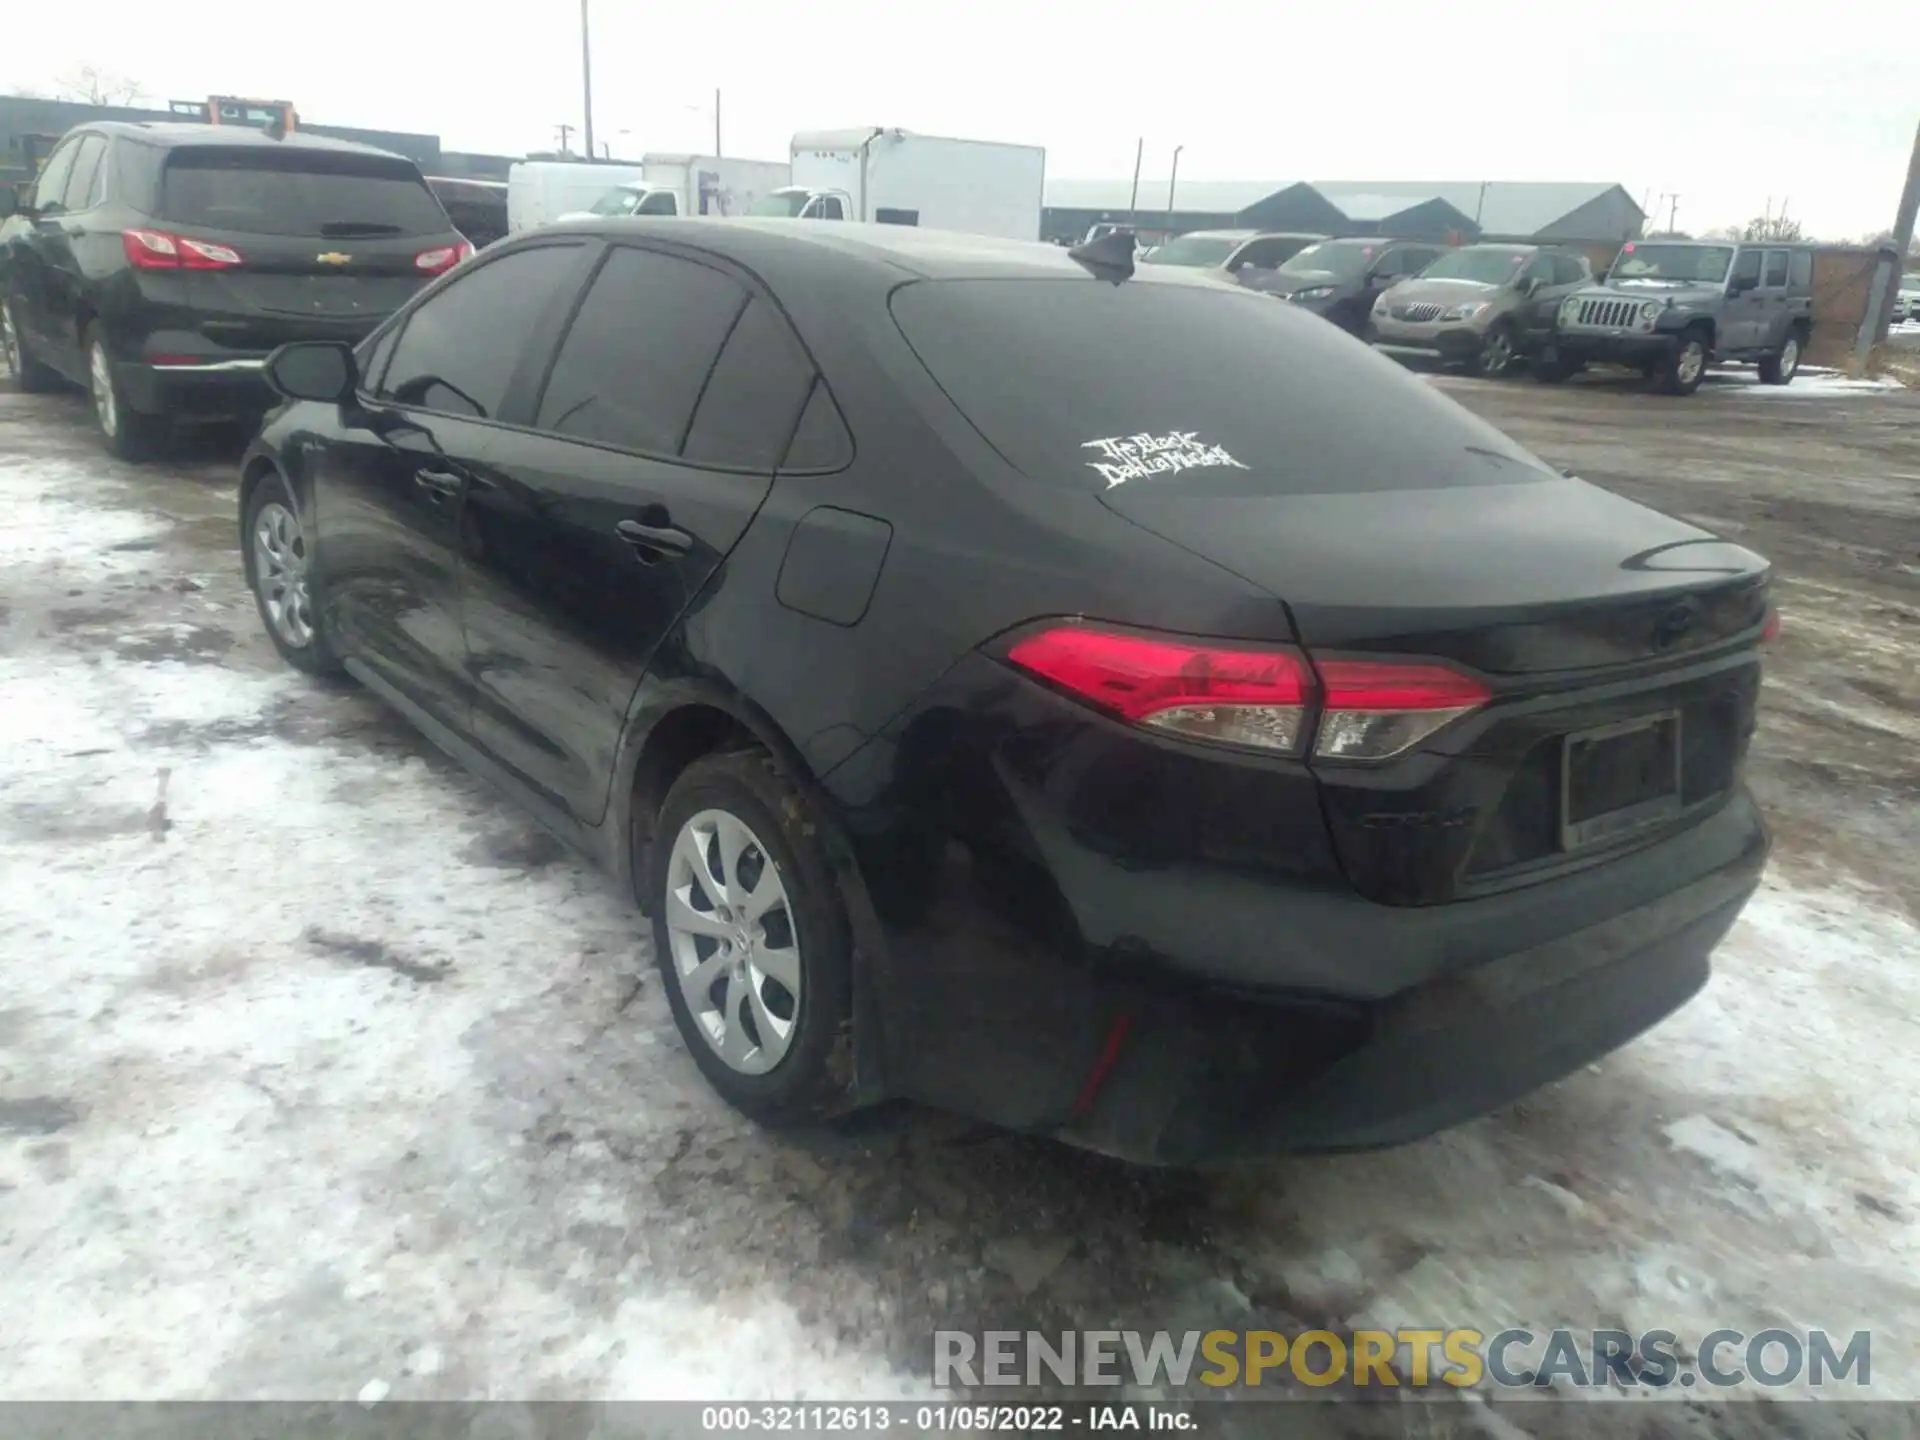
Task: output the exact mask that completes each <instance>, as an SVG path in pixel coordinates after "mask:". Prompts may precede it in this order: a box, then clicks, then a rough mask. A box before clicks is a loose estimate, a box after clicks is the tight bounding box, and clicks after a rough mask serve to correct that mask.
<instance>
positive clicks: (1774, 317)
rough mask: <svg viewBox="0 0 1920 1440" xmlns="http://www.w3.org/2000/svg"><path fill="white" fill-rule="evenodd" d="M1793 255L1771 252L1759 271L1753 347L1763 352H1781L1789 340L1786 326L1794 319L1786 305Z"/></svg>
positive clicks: (1781, 250) (1783, 250)
mask: <svg viewBox="0 0 1920 1440" xmlns="http://www.w3.org/2000/svg"><path fill="white" fill-rule="evenodd" d="M1792 256H1793V252H1792V251H1791V250H1786V249H1780V250H1769V251H1767V253H1766V258H1765V260H1764V261H1763V262H1762V264H1761V267H1760V289H1759V291H1758V292H1757V293H1758V295H1759V297H1760V304H1759V307H1758V310H1757V311H1756V313H1755V316H1754V337H1753V340H1752V342H1751V343H1752V345H1753V346H1754V347H1755V348H1756V349H1760V350H1778V349H1779V348H1780V345H1781V343H1782V342H1783V341H1784V340H1785V339H1786V338H1787V326H1788V324H1789V323H1790V322H1791V321H1792V319H1793V314H1792V310H1791V308H1790V307H1789V306H1788V304H1787V296H1788V294H1789V293H1790V292H1789V291H1788V288H1787V272H1788V270H1789V268H1790V265H1789V262H1790V261H1791V259H1792Z"/></svg>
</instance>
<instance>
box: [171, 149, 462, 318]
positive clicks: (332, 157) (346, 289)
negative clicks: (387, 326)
mask: <svg viewBox="0 0 1920 1440" xmlns="http://www.w3.org/2000/svg"><path fill="white" fill-rule="evenodd" d="M158 208H159V214H158V216H157V217H156V219H157V224H158V225H159V226H161V227H162V228H163V229H165V230H166V231H167V232H168V233H176V232H177V233H179V234H182V235H185V236H187V237H188V238H191V239H193V240H196V241H200V242H202V243H204V244H211V245H213V246H217V247H222V248H223V249H225V250H226V251H229V252H231V254H232V255H233V256H234V257H236V258H235V259H234V260H232V262H231V263H219V264H208V265H201V266H196V267H194V268H192V269H191V270H189V271H187V272H186V273H185V274H184V275H183V277H182V278H183V281H184V289H183V295H184V300H183V304H184V305H185V307H186V308H187V309H189V310H191V311H192V312H193V313H194V315H195V316H196V318H197V323H198V327H199V330H200V333H201V334H202V335H203V336H204V337H205V338H206V339H208V340H210V341H213V342H214V343H216V344H218V345H222V346H226V347H228V348H231V349H236V350H243V351H254V352H264V351H267V350H271V349H273V348H274V347H275V346H276V345H281V344H285V343H286V342H288V341H290V340H314V339H333V340H345V341H349V342H351V341H357V340H358V339H360V338H361V337H362V336H364V335H366V334H368V333H369V332H370V331H372V330H373V328H374V327H375V326H376V325H378V324H379V323H380V321H382V320H384V319H385V318H386V317H387V316H388V315H390V314H392V313H393V312H394V311H395V310H397V309H399V308H400V306H401V305H403V304H405V303H406V302H407V300H408V299H410V298H411V297H412V296H413V294H414V292H415V291H417V290H419V289H420V287H421V286H422V285H424V284H425V283H426V282H427V281H429V280H431V279H433V278H434V277H435V276H436V275H439V274H441V273H443V272H445V271H446V270H449V269H451V268H452V267H453V265H454V263H455V262H456V261H457V260H458V259H459V258H460V257H461V254H462V253H463V251H462V246H463V241H462V238H461V236H460V235H459V233H458V232H457V231H456V230H455V229H454V226H453V222H452V221H451V220H449V219H448V218H447V213H446V211H445V210H443V209H442V208H441V206H440V202H439V201H438V200H436V199H435V198H434V195H433V192H432V191H431V190H430V189H428V188H427V183H426V181H425V180H424V179H422V178H421V175H420V173H419V171H418V170H417V169H416V168H415V167H414V166H413V164H412V163H411V162H410V161H406V160H402V159H400V158H398V157H396V156H383V155H369V154H360V153H357V152H352V151H339V150H329V149H318V148H315V149H307V148H304V147H300V146H296V145H293V144H287V145H285V146H276V145H260V144H249V145H236V146H233V147H231V148H228V147H226V146H219V145H189V146H181V147H179V148H177V149H175V150H174V151H173V152H172V153H171V154H169V155H168V157H167V163H166V168H165V170H164V171H163V172H162V175H161V180H160V193H159V205H158Z"/></svg>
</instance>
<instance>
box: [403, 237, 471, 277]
mask: <svg viewBox="0 0 1920 1440" xmlns="http://www.w3.org/2000/svg"><path fill="white" fill-rule="evenodd" d="M471 254H473V246H471V245H469V244H468V243H467V242H466V241H464V240H462V241H461V242H460V243H459V244H458V245H440V246H436V247H435V248H434V249H432V250H422V251H421V252H420V253H419V254H418V255H416V256H414V257H413V268H414V269H416V270H424V271H425V272H426V273H427V274H429V275H444V274H445V273H446V272H447V271H449V270H451V269H453V267H454V266H456V265H458V264H459V263H460V262H461V261H462V260H464V259H466V258H467V257H468V256H469V255H471Z"/></svg>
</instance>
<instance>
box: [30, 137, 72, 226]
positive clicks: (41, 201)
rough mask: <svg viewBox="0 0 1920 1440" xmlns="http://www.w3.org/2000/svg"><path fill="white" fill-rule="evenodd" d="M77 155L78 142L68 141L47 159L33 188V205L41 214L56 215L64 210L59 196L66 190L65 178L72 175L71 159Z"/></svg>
mask: <svg viewBox="0 0 1920 1440" xmlns="http://www.w3.org/2000/svg"><path fill="white" fill-rule="evenodd" d="M79 153H80V142H79V141H78V140H69V141H68V142H67V143H66V144H64V145H62V146H60V147H59V148H58V149H57V150H55V151H54V152H53V154H52V155H50V156H48V157H47V165H46V168H45V169H44V170H42V171H41V172H40V179H39V181H38V182H37V183H36V184H35V185H34V187H33V203H34V205H35V206H37V207H38V208H39V210H40V212H41V213H42V214H46V215H57V214H59V213H60V211H61V210H62V209H64V208H65V206H64V205H63V204H62V202H61V196H62V194H63V193H64V192H65V190H66V188H67V177H68V176H69V175H71V174H73V157H74V156H76V155H78V154H79Z"/></svg>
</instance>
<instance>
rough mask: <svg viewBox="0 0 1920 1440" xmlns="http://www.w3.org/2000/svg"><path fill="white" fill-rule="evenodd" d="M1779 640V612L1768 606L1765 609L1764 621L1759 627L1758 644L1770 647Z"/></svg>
mask: <svg viewBox="0 0 1920 1440" xmlns="http://www.w3.org/2000/svg"><path fill="white" fill-rule="evenodd" d="M1779 638H1780V612H1779V611H1778V610H1776V609H1774V608H1773V606H1771V605H1769V606H1768V607H1767V618H1766V621H1765V623H1764V624H1762V625H1761V627H1760V643H1761V644H1762V645H1771V644H1773V642H1774V641H1776V640H1778V639H1779Z"/></svg>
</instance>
